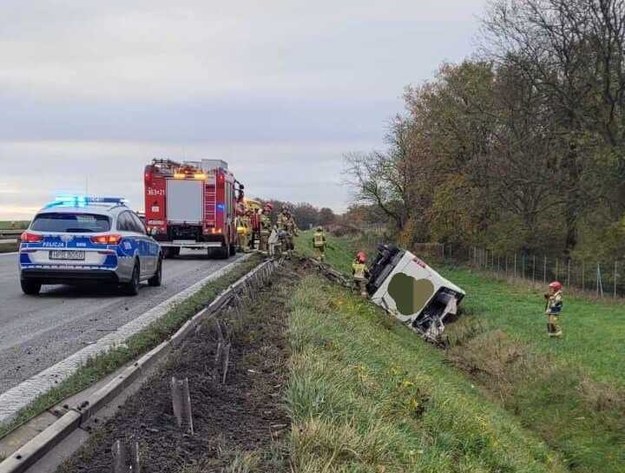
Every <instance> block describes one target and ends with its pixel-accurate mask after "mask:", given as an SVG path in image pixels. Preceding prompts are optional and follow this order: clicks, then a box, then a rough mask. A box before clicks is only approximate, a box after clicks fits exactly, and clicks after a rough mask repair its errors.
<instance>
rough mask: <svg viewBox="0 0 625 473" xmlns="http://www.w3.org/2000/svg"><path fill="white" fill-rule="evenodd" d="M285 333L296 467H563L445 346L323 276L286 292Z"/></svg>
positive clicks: (554, 469)
mask: <svg viewBox="0 0 625 473" xmlns="http://www.w3.org/2000/svg"><path fill="white" fill-rule="evenodd" d="M290 337H291V343H292V349H293V358H292V374H291V380H290V383H289V389H288V395H287V398H288V403H289V407H290V410H291V415H292V422H293V430H292V432H293V433H292V442H293V447H292V448H293V463H294V470H295V471H298V472H322V471H328V472H329V471H332V472H342V471H362V472H382V471H385V472H391V471H420V472H443V471H445V472H447V471H449V472H453V471H471V472H493V471H501V472H503V471H506V472H512V471H514V472H521V471H523V472H539V471H544V472H547V471H549V472H558V471H566V469H565V468H564V467H563V466H562V463H561V462H560V460H559V458H558V455H557V454H554V453H553V451H551V450H550V449H549V448H548V447H547V446H546V445H545V444H544V443H542V442H541V441H540V440H539V439H538V437H537V436H535V435H533V434H531V433H529V432H527V431H526V430H524V429H523V428H522V427H521V426H520V425H519V423H518V422H517V420H516V419H515V418H514V416H512V415H510V414H508V413H506V412H505V411H504V410H503V409H502V408H500V407H498V406H496V405H494V404H493V403H491V402H488V401H485V400H484V399H483V397H482V396H481V395H480V394H479V393H478V392H476V390H475V389H474V388H473V387H472V385H471V383H470V382H469V381H468V380H467V379H465V378H464V377H463V376H462V375H461V374H460V373H459V372H457V371H456V370H454V369H453V368H450V367H449V366H446V364H445V357H444V354H443V353H441V352H440V351H438V350H437V349H436V348H434V347H433V346H431V345H428V344H426V343H423V342H421V341H420V339H418V338H417V337H415V335H414V333H412V332H411V331H409V330H406V329H405V328H404V327H402V326H401V325H400V324H398V323H396V322H395V320H394V319H392V318H390V317H389V316H387V315H386V314H384V313H383V312H382V311H381V310H379V309H378V308H376V307H375V306H373V305H371V304H369V303H367V302H365V301H362V300H361V299H359V298H358V297H356V296H354V295H351V294H349V293H347V292H346V291H345V290H343V289H341V288H339V287H337V286H334V285H331V284H330V283H329V282H326V281H325V280H323V279H321V277H320V276H309V277H306V278H305V279H304V280H303V282H302V283H301V284H300V285H299V287H298V289H297V291H296V292H295V294H294V296H293V299H292V307H291V317H290Z"/></svg>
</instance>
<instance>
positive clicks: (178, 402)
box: [171, 376, 194, 435]
mask: <svg viewBox="0 0 625 473" xmlns="http://www.w3.org/2000/svg"><path fill="white" fill-rule="evenodd" d="M171 399H172V405H173V408H174V416H175V417H176V421H177V423H178V427H181V428H184V429H185V431H187V432H189V433H190V434H191V435H193V433H194V431H193V414H192V412H191V396H190V394H189V378H185V379H176V377H175V376H172V378H171Z"/></svg>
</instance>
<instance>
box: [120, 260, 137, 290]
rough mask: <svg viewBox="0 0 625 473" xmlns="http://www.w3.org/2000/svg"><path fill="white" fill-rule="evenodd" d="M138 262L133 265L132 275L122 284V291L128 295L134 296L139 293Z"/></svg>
mask: <svg viewBox="0 0 625 473" xmlns="http://www.w3.org/2000/svg"><path fill="white" fill-rule="evenodd" d="M140 274H141V273H140V272H139V262H138V261H137V262H136V263H135V267H134V268H133V269H132V276H131V277H130V281H129V282H127V283H126V284H124V292H125V293H126V294H127V295H129V296H136V295H137V294H139V285H140V281H139V275H140Z"/></svg>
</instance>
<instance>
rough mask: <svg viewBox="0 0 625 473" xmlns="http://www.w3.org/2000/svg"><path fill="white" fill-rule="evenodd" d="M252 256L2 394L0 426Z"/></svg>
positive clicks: (240, 260) (162, 303)
mask: <svg viewBox="0 0 625 473" xmlns="http://www.w3.org/2000/svg"><path fill="white" fill-rule="evenodd" d="M251 256H252V254H251V253H250V254H247V255H244V256H242V257H240V258H239V259H238V260H236V261H234V262H232V263H230V264H228V265H227V266H224V267H223V268H221V269H218V270H217V271H215V272H213V273H211V274H209V275H208V276H206V277H205V278H204V279H202V280H200V281H198V282H196V283H194V284H193V285H191V286H189V287H188V288H186V289H184V290H183V291H181V292H179V293H178V294H176V295H174V296H172V297H170V298H169V299H167V300H166V301H164V302H161V303H160V304H158V305H157V306H155V307H153V308H152V309H150V310H148V311H147V312H145V313H143V314H142V315H140V316H139V317H137V318H136V319H134V320H132V321H130V322H128V323H127V324H126V325H123V326H121V327H119V328H118V329H117V330H116V331H115V332H112V333H110V334H108V335H105V336H104V337H102V338H100V339H99V340H98V341H97V342H96V343H94V344H92V345H88V346H86V347H85V348H83V349H82V350H79V351H77V352H76V353H74V354H73V355H70V356H69V357H67V358H65V359H64V360H62V361H60V362H58V363H57V364H56V365H54V366H51V367H50V368H47V369H45V370H43V371H42V372H41V373H39V374H36V375H35V376H33V377H32V378H30V379H28V380H26V381H23V382H22V383H20V384H19V385H17V386H15V387H13V388H11V389H9V390H8V391H6V392H4V393H2V394H0V423H2V422H7V421H10V420H11V419H12V418H13V416H15V414H17V412H18V411H19V410H20V409H22V408H24V407H26V406H27V405H28V404H30V403H31V402H33V401H34V400H35V399H36V398H37V397H38V396H40V395H41V394H44V393H46V392H47V391H49V390H50V389H51V388H53V387H54V386H56V385H58V384H60V383H61V382H62V381H64V380H65V379H67V378H68V377H69V376H70V375H71V374H73V373H75V372H76V371H77V370H78V368H79V367H80V366H82V365H84V364H85V362H86V361H87V360H88V359H89V358H93V357H94V356H96V355H98V354H101V353H104V352H107V351H109V350H110V349H112V348H115V347H116V346H119V345H120V344H122V343H124V342H125V341H126V340H127V339H128V338H129V337H131V336H132V335H134V334H135V333H137V332H140V331H141V330H143V329H144V328H146V327H147V326H148V325H150V324H151V323H152V322H154V321H155V320H157V319H159V318H160V317H162V316H163V315H165V314H166V313H167V312H168V311H169V310H170V309H171V308H172V306H173V305H175V304H176V303H178V302H180V301H181V300H184V299H187V298H188V297H190V296H192V295H193V294H195V293H197V292H198V291H199V290H200V289H202V287H203V286H204V285H205V284H206V283H208V282H210V281H212V280H214V279H217V278H219V277H221V276H223V275H224V274H227V273H229V272H230V271H232V270H233V269H234V267H235V266H237V265H239V264H240V263H242V262H243V261H245V260H246V259H248V258H249V257H251Z"/></svg>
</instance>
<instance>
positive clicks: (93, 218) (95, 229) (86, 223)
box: [31, 212, 111, 233]
mask: <svg viewBox="0 0 625 473" xmlns="http://www.w3.org/2000/svg"><path fill="white" fill-rule="evenodd" d="M110 229H111V220H110V219H109V218H108V217H107V216H106V215H95V214H86V213H60V212H59V213H44V214H39V215H37V216H36V217H35V220H34V221H33V224H32V226H31V230H34V231H37V232H59V233H99V232H108V231H109V230H110Z"/></svg>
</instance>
